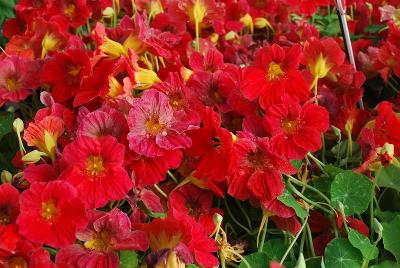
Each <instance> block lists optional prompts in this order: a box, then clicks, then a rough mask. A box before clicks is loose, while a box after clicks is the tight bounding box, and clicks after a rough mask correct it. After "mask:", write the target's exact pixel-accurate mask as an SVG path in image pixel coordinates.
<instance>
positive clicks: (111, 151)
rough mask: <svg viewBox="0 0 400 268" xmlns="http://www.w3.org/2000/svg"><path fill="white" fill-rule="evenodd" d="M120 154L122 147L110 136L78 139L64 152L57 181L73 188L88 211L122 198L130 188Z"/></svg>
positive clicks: (121, 154)
mask: <svg viewBox="0 0 400 268" xmlns="http://www.w3.org/2000/svg"><path fill="white" fill-rule="evenodd" d="M124 152H125V146H124V145H123V144H120V143H118V142H117V140H116V139H115V138H114V137H112V136H104V137H100V138H93V137H87V136H81V137H79V138H77V139H76V140H75V141H74V142H72V143H70V144H68V145H67V146H66V147H65V149H64V152H63V155H62V161H63V163H64V164H65V165H66V168H65V171H64V172H63V173H62V174H61V178H62V179H64V180H66V181H67V182H69V183H70V184H72V185H73V186H75V187H76V189H77V190H78V193H79V195H80V196H81V198H82V200H84V201H85V203H86V204H87V206H88V207H89V208H98V207H102V206H104V205H105V204H106V203H107V202H108V201H110V200H119V199H122V198H124V197H125V195H126V194H127V193H128V191H129V190H131V189H132V187H133V182H132V180H131V179H130V178H129V176H128V173H127V172H126V170H125V169H124V167H123V162H124Z"/></svg>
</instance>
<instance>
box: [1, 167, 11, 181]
mask: <svg viewBox="0 0 400 268" xmlns="http://www.w3.org/2000/svg"><path fill="white" fill-rule="evenodd" d="M12 180H13V179H12V174H11V173H10V172H9V171H8V170H3V171H2V172H1V182H2V183H11V182H12Z"/></svg>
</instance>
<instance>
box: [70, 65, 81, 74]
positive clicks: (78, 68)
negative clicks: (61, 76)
mask: <svg viewBox="0 0 400 268" xmlns="http://www.w3.org/2000/svg"><path fill="white" fill-rule="evenodd" d="M80 71H81V66H79V65H74V64H71V65H69V66H68V74H70V75H72V76H77V75H78V74H79V72H80Z"/></svg>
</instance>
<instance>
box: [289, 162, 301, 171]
mask: <svg viewBox="0 0 400 268" xmlns="http://www.w3.org/2000/svg"><path fill="white" fill-rule="evenodd" d="M290 164H292V166H294V168H295V169H299V168H300V167H301V164H303V161H301V160H290Z"/></svg>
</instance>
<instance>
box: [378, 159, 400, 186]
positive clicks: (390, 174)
mask: <svg viewBox="0 0 400 268" xmlns="http://www.w3.org/2000/svg"><path fill="white" fill-rule="evenodd" d="M375 178H376V182H377V183H378V185H379V186H381V187H388V188H392V189H395V190H397V191H399V192H400V168H398V167H396V166H395V165H389V166H387V167H385V168H381V169H379V171H378V172H376V174H375Z"/></svg>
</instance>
